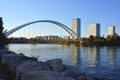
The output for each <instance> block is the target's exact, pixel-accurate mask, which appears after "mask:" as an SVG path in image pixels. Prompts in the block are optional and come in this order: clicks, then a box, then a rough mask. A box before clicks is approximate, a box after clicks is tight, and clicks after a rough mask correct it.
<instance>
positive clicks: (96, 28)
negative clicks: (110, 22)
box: [88, 23, 100, 36]
mask: <svg viewBox="0 0 120 80" xmlns="http://www.w3.org/2000/svg"><path fill="white" fill-rule="evenodd" d="M90 35H93V36H100V24H99V23H97V24H90V25H89V28H88V36H90Z"/></svg>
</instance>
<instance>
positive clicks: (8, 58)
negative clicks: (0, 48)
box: [2, 54, 26, 65]
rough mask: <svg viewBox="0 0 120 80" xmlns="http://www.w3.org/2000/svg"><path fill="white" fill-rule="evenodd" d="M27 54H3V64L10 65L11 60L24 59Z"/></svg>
mask: <svg viewBox="0 0 120 80" xmlns="http://www.w3.org/2000/svg"><path fill="white" fill-rule="evenodd" d="M24 59H26V56H24V55H23V54H3V55H2V64H4V65H9V64H10V62H12V61H15V60H24Z"/></svg>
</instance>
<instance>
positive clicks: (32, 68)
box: [0, 50, 104, 80]
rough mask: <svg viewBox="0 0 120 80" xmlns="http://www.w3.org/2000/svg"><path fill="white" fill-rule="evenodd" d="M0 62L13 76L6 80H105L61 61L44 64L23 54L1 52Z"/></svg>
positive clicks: (54, 60)
mask: <svg viewBox="0 0 120 80" xmlns="http://www.w3.org/2000/svg"><path fill="white" fill-rule="evenodd" d="M0 61H1V63H2V65H3V66H6V70H7V71H10V74H11V77H9V76H7V77H9V79H5V80H104V79H100V78H93V77H90V76H87V75H85V74H83V73H81V72H80V70H78V69H77V68H76V67H74V66H72V65H65V64H63V62H62V60H61V59H52V60H48V61H45V62H42V61H37V60H36V59H35V58H30V57H26V56H25V55H23V54H16V53H14V52H11V51H8V50H0Z"/></svg>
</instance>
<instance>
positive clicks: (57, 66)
mask: <svg viewBox="0 0 120 80" xmlns="http://www.w3.org/2000/svg"><path fill="white" fill-rule="evenodd" d="M45 63H46V64H47V65H49V67H50V68H51V70H52V71H57V72H63V62H62V60H61V59H52V60H48V61H46V62H45Z"/></svg>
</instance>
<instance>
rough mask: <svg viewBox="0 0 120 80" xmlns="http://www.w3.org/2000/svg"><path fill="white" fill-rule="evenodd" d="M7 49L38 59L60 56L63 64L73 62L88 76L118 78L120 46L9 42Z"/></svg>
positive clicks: (111, 79) (119, 76)
mask: <svg viewBox="0 0 120 80" xmlns="http://www.w3.org/2000/svg"><path fill="white" fill-rule="evenodd" d="M9 50H11V51H14V52H17V53H24V54H25V55H26V56H35V57H36V56H38V58H39V59H38V60H40V61H46V60H49V59H54V58H61V59H62V60H63V62H64V64H68V65H71V64H73V65H74V66H77V67H78V68H79V70H80V71H81V72H85V73H86V74H87V75H89V76H95V77H103V78H107V79H105V80H120V47H106V46H104V47H103V46H101V47H99V46H97V47H96V46H92V47H91V46H87V47H86V46H80V47H78V46H66V45H64V46H63V45H56V44H36V45H31V44H10V45H9Z"/></svg>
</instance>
